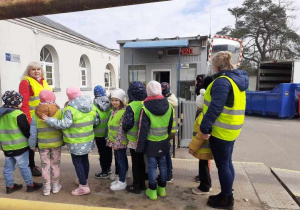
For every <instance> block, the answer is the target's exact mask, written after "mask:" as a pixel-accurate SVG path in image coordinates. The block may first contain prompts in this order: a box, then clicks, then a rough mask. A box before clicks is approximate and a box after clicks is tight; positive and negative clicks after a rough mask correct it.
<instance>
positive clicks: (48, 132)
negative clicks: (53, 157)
mask: <svg viewBox="0 0 300 210" xmlns="http://www.w3.org/2000/svg"><path fill="white" fill-rule="evenodd" d="M52 117H53V118H55V119H58V120H61V110H60V109H58V110H57V111H56V113H55V114H54V115H53V116H52ZM33 118H34V120H35V122H36V127H37V133H38V135H37V138H38V147H39V148H40V149H50V148H56V147H60V146H61V145H62V144H63V136H62V131H61V130H58V129H55V128H52V127H50V126H49V125H48V124H47V123H46V122H44V121H43V120H42V119H41V118H39V117H38V116H37V115H36V114H34V115H33Z"/></svg>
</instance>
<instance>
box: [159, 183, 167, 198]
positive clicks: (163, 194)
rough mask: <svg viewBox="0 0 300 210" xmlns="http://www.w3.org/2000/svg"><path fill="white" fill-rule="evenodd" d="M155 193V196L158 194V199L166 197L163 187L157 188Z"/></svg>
mask: <svg viewBox="0 0 300 210" xmlns="http://www.w3.org/2000/svg"><path fill="white" fill-rule="evenodd" d="M156 192H157V194H158V195H159V196H160V197H166V196H167V193H166V188H165V187H160V186H157V190H156Z"/></svg>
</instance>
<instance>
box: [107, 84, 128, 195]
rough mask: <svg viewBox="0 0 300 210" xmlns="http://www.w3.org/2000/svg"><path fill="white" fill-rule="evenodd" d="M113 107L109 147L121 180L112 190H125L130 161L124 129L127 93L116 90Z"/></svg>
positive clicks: (109, 123) (109, 130)
mask: <svg viewBox="0 0 300 210" xmlns="http://www.w3.org/2000/svg"><path fill="white" fill-rule="evenodd" d="M111 105H112V108H113V110H112V111H111V115H110V117H109V120H108V137H107V146H109V147H112V148H113V149H114V154H115V158H116V160H117V166H116V168H118V171H119V179H116V180H115V181H113V182H112V183H111V186H110V189H111V190H124V189H125V188H126V186H127V184H126V172H127V170H128V160H127V154H126V148H127V138H126V135H125V133H124V132H123V129H122V124H123V121H124V117H123V115H124V112H125V91H124V90H122V89H117V90H114V91H113V92H112V93H111Z"/></svg>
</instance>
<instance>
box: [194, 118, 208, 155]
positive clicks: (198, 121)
mask: <svg viewBox="0 0 300 210" xmlns="http://www.w3.org/2000/svg"><path fill="white" fill-rule="evenodd" d="M202 119H203V112H201V113H200V114H199V116H198V117H197V118H196V120H195V122H194V129H193V137H192V138H196V135H197V128H200V125H201V122H202ZM192 141H193V140H192ZM196 153H197V154H204V153H212V152H211V149H210V145H209V140H205V141H204V142H203V144H202V145H201V147H200V148H199V150H198V151H196Z"/></svg>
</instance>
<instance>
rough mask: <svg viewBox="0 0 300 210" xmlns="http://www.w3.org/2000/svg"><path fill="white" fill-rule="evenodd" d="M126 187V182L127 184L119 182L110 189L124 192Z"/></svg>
mask: <svg viewBox="0 0 300 210" xmlns="http://www.w3.org/2000/svg"><path fill="white" fill-rule="evenodd" d="M126 186H127V184H126V181H125V182H121V181H117V182H116V183H115V184H114V185H111V186H110V189H111V190H113V191H116V190H124V189H125V188H126Z"/></svg>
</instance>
